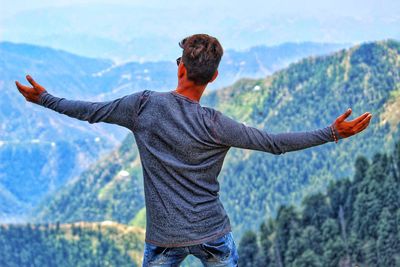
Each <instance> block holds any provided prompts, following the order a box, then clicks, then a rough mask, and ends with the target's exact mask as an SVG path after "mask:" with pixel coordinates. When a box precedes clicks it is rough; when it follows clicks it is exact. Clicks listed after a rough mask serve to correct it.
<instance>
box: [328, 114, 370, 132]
mask: <svg viewBox="0 0 400 267" xmlns="http://www.w3.org/2000/svg"><path fill="white" fill-rule="evenodd" d="M350 114H351V109H350V108H349V109H348V110H347V111H346V112H345V113H343V114H342V115H340V116H339V117H338V118H337V119H336V120H335V122H334V124H333V125H334V126H335V128H336V130H337V133H338V134H339V138H347V137H350V136H352V135H355V134H358V133H359V132H361V131H363V130H364V129H365V128H367V127H368V125H369V122H370V121H371V118H372V114H371V113H369V112H365V113H364V114H362V115H361V116H360V117H358V118H355V119H354V120H352V121H345V119H346V118H347V117H348V116H350Z"/></svg>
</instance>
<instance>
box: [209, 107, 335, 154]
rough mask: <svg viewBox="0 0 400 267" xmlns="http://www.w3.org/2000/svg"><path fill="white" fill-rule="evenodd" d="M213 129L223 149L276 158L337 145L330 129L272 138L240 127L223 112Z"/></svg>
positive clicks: (292, 133) (216, 112) (251, 129)
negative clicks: (254, 151)
mask: <svg viewBox="0 0 400 267" xmlns="http://www.w3.org/2000/svg"><path fill="white" fill-rule="evenodd" d="M211 127H212V131H213V135H214V137H215V140H216V142H217V143H219V144H220V145H223V146H227V147H237V148H244V149H251V150H259V151H264V152H269V153H272V154H283V153H285V152H290V151H295V150H301V149H305V148H309V147H313V146H317V145H321V144H324V143H327V142H332V141H334V139H333V135H332V132H331V128H330V126H327V127H325V128H322V129H318V130H313V131H305V132H289V133H279V134H271V133H268V132H266V131H264V130H260V129H257V128H254V127H250V126H246V125H245V124H243V123H239V122H237V121H235V120H233V119H231V118H229V117H228V116H226V115H224V114H222V113H221V112H220V111H215V113H214V116H213V122H212V126H211Z"/></svg>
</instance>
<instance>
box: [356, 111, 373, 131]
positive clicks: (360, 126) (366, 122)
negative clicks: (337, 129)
mask: <svg viewBox="0 0 400 267" xmlns="http://www.w3.org/2000/svg"><path fill="white" fill-rule="evenodd" d="M371 118H372V115H371V114H370V115H368V116H367V117H366V118H365V119H364V120H362V121H361V122H360V123H358V124H357V126H355V127H354V130H355V131H356V132H360V131H361V129H365V128H366V127H368V125H369V122H370V121H371Z"/></svg>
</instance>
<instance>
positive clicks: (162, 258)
mask: <svg viewBox="0 0 400 267" xmlns="http://www.w3.org/2000/svg"><path fill="white" fill-rule="evenodd" d="M189 254H192V255H193V256H195V257H197V258H198V259H200V260H201V262H202V263H203V265H204V266H207V267H208V266H210V267H234V266H238V259H239V255H238V252H237V249H236V244H235V241H234V240H233V236H232V232H228V233H227V234H225V235H224V236H221V237H219V238H217V239H215V240H212V241H208V242H205V243H203V244H199V245H192V246H187V247H168V248H167V247H158V246H155V245H152V244H149V243H147V242H145V244H144V257H143V265H142V267H174V266H179V264H180V263H182V262H183V260H184V259H185V258H186V256H187V255H189Z"/></svg>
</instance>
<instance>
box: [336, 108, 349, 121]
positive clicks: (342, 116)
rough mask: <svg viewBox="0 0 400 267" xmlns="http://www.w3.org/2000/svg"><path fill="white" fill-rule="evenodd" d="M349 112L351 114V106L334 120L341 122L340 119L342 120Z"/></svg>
mask: <svg viewBox="0 0 400 267" xmlns="http://www.w3.org/2000/svg"><path fill="white" fill-rule="evenodd" d="M350 114H351V108H348V109H347V110H346V112H345V113H343V114H342V115H340V116H339V117H338V118H337V119H336V121H337V122H342V121H344V120H345V119H346V118H347V117H348V116H350Z"/></svg>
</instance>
